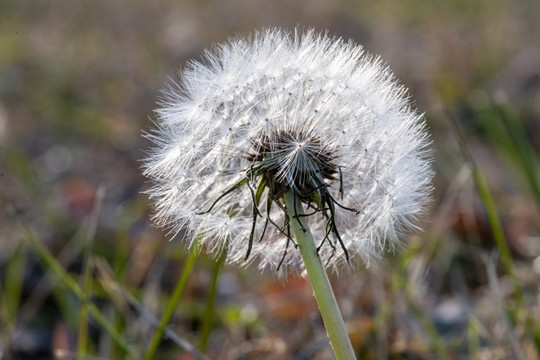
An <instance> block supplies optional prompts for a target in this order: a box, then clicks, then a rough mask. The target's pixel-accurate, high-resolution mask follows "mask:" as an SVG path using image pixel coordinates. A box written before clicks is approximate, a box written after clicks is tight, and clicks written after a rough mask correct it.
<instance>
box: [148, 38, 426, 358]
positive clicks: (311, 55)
mask: <svg viewBox="0 0 540 360" xmlns="http://www.w3.org/2000/svg"><path fill="white" fill-rule="evenodd" d="M156 114H157V129H156V130H155V131H154V132H152V133H151V134H149V135H148V137H149V138H150V139H151V140H152V141H153V142H154V144H155V147H154V148H153V149H152V151H151V153H150V155H149V157H148V158H147V159H146V162H145V174H146V176H148V177H149V178H151V179H152V180H153V181H154V183H155V185H154V186H153V187H152V188H151V189H150V190H149V194H150V196H151V198H152V199H153V200H154V201H155V207H156V215H155V219H156V220H157V222H158V223H159V224H160V225H161V226H163V227H166V228H168V229H169V230H170V234H171V236H175V235H177V234H178V233H179V232H181V231H182V232H184V234H183V237H184V238H185V239H186V241H187V242H188V245H189V246H194V245H195V243H197V245H198V246H202V247H203V248H205V249H206V250H207V251H208V252H209V253H212V254H216V255H219V254H221V253H222V252H223V251H224V250H226V253H227V259H226V261H227V262H228V263H234V264H238V265H242V266H245V265H248V264H250V263H256V264H257V265H258V266H259V267H260V268H261V269H263V268H271V269H273V270H276V271H278V272H279V273H280V274H281V275H283V274H286V273H287V272H291V271H292V272H304V271H307V274H308V276H309V277H310V280H311V281H312V283H313V279H312V274H311V273H310V269H309V268H308V267H309V266H310V265H308V264H307V262H306V258H305V256H304V254H303V253H302V251H303V250H302V248H303V245H302V244H301V242H303V241H304V239H303V238H304V237H306V236H307V237H310V235H312V238H313V240H311V242H312V243H313V241H315V242H316V243H315V244H314V245H313V246H314V247H313V253H314V254H313V255H314V258H315V262H318V263H319V264H320V265H319V267H320V269H323V267H324V269H326V270H333V271H339V269H341V268H354V267H355V266H356V265H358V264H365V263H369V262H370V261H371V260H372V259H374V258H378V257H379V256H380V255H381V254H382V253H383V251H384V250H386V249H392V248H395V247H399V246H400V239H401V238H402V236H403V235H404V233H405V232H406V231H407V230H408V229H409V228H416V227H417V225H416V224H417V220H418V218H419V217H420V215H421V214H422V212H423V208H424V205H425V203H426V201H427V199H428V194H429V192H430V190H431V185H430V183H431V176H432V172H431V169H430V160H429V153H428V151H427V145H428V139H427V135H426V133H425V130H424V123H423V118H422V115H421V114H419V113H417V112H416V111H415V110H414V109H413V108H412V107H411V105H410V103H409V101H408V97H407V91H406V89H405V88H404V87H403V86H401V85H399V84H398V83H397V80H396V79H395V78H394V76H393V75H392V73H391V72H390V70H389V69H388V68H387V67H386V66H385V65H384V64H383V63H382V62H381V60H380V59H379V58H377V57H374V56H371V55H368V54H366V53H365V52H364V50H363V49H362V47H360V46H358V45H356V44H355V43H353V42H345V41H343V40H341V39H336V38H332V37H330V36H328V35H325V34H319V33H316V32H314V31H312V30H308V31H305V32H301V31H299V30H296V31H294V33H293V34H289V33H286V32H283V31H281V30H278V29H270V30H265V31H261V32H258V33H255V34H254V35H253V36H251V37H250V38H247V39H242V38H236V39H232V40H230V41H229V42H228V43H226V44H223V45H218V46H217V47H216V48H215V49H213V50H212V51H208V52H206V53H205V54H204V57H203V61H202V62H191V63H189V65H188V67H187V68H186V69H185V70H184V71H183V73H182V82H181V84H177V85H174V86H171V87H170V88H169V89H167V90H166V91H165V98H164V100H163V102H162V103H161V107H160V108H159V109H158V110H157V111H156ZM304 212H305V213H304ZM312 257H313V256H312ZM324 269H323V270H322V272H323V273H324V277H325V276H326V273H325V272H324ZM326 281H327V280H326ZM327 290H328V291H330V293H331V289H330V288H328V289H327ZM314 291H315V295H316V297H317V290H316V289H315V288H314ZM332 297H333V295H332ZM317 300H318V301H319V299H318V298H317ZM334 301H335V300H334ZM319 305H320V304H319ZM321 311H322V309H321ZM323 318H324V314H323ZM325 324H326V320H325ZM329 333H330V331H329ZM331 338H332V337H331ZM332 343H333V342H332ZM333 344H334V343H333ZM334 348H335V346H334ZM336 354H337V353H336Z"/></svg>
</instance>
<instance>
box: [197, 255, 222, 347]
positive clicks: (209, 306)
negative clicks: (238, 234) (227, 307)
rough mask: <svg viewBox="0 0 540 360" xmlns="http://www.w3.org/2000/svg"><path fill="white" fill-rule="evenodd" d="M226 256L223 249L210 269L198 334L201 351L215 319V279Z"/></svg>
mask: <svg viewBox="0 0 540 360" xmlns="http://www.w3.org/2000/svg"><path fill="white" fill-rule="evenodd" d="M226 257H227V256H226V252H225V250H224V251H223V253H222V254H221V256H220V257H219V259H217V261H216V262H215V264H214V269H213V271H212V283H211V285H210V291H209V292H208V298H207V299H206V309H205V310H204V316H203V318H202V325H201V332H200V335H199V350H200V351H202V352H203V353H204V352H205V351H206V344H207V342H208V338H209V337H210V333H211V331H212V323H213V322H214V319H215V312H216V310H215V308H214V303H215V299H216V293H217V280H218V277H219V272H220V270H221V267H222V266H223V263H224V262H225V258H226Z"/></svg>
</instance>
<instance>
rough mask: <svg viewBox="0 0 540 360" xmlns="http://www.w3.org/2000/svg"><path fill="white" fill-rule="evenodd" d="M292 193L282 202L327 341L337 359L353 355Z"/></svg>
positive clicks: (353, 356)
mask: <svg viewBox="0 0 540 360" xmlns="http://www.w3.org/2000/svg"><path fill="white" fill-rule="evenodd" d="M294 197H295V195H294V194H293V193H292V191H289V192H288V193H286V194H285V195H284V200H285V205H286V207H287V212H288V214H289V217H290V218H291V224H292V227H293V231H294V235H295V238H296V242H297V243H298V248H299V249H300V254H301V255H302V259H303V260H304V265H305V267H306V272H307V274H308V277H309V281H310V283H311V287H312V288H313V294H314V295H315V300H317V305H318V306H319V311H320V312H321V316H322V319H323V322H324V326H325V327H326V333H327V334H328V338H329V339H330V344H332V348H333V350H334V354H335V355H336V359H337V360H342V359H346V360H351V359H356V357H355V355H354V350H353V347H352V345H351V341H350V339H349V335H348V334H347V330H346V329H345V323H344V322H343V318H342V317H341V313H340V311H339V307H338V304H337V302H336V297H335V296H334V292H333V291H332V286H331V285H330V281H329V280H328V276H327V275H326V271H325V270H324V267H323V265H322V263H321V260H320V259H319V255H318V254H317V249H316V248H315V243H314V242H313V236H312V235H311V231H310V230H309V227H308V224H307V222H306V221H304V222H303V223H300V219H302V217H299V216H296V217H294V215H303V214H304V209H303V208H302V206H301V205H300V204H301V202H300V200H299V199H296V201H295V198H294ZM295 207H296V208H295Z"/></svg>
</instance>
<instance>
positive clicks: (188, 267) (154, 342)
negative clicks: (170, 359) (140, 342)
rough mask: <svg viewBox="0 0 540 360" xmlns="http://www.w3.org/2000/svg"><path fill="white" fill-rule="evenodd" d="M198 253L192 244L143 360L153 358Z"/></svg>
mask: <svg viewBox="0 0 540 360" xmlns="http://www.w3.org/2000/svg"><path fill="white" fill-rule="evenodd" d="M198 254H199V252H198V247H197V246H196V245H194V246H193V247H192V248H191V253H190V254H189V257H188V259H187V261H186V264H185V265H184V270H183V271H182V276H181V277H180V280H179V281H178V283H177V284H176V288H175V289H174V293H173V294H172V296H171V298H170V300H169V303H168V304H167V308H166V309H165V312H164V313H163V316H162V317H161V321H160V323H159V327H158V328H157V329H156V332H155V333H154V337H153V338H152V341H151V342H150V346H149V347H148V350H146V354H145V356H144V359H145V360H150V359H154V355H155V354H156V350H157V348H158V345H159V343H160V342H161V338H162V337H163V333H164V332H165V328H166V327H167V324H169V321H171V318H172V317H173V315H174V311H175V310H176V306H177V305H178V301H180V297H181V296H182V293H183V292H184V289H185V287H186V284H187V281H188V279H189V276H190V275H191V270H193V267H194V266H195V262H196V261H197V257H198Z"/></svg>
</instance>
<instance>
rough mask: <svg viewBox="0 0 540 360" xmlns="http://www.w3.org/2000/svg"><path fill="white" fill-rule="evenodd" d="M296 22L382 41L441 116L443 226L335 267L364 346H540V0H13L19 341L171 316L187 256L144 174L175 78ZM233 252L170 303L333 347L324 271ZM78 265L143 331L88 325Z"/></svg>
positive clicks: (116, 317) (51, 339)
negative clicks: (158, 212) (160, 220)
mask: <svg viewBox="0 0 540 360" xmlns="http://www.w3.org/2000/svg"><path fill="white" fill-rule="evenodd" d="M297 25H298V26H301V27H313V28H315V29H319V30H325V29H328V31H329V33H331V34H335V35H337V36H341V37H344V38H345V39H352V40H354V41H356V42H358V43H361V44H363V45H364V46H365V48H366V49H367V50H368V51H369V52H371V53H374V54H378V55H380V56H381V57H382V59H384V61H386V62H387V63H388V65H389V66H390V67H391V68H392V69H393V70H394V72H395V73H396V75H397V77H398V78H399V79H400V80H401V81H402V83H403V84H404V85H406V86H407V87H408V88H409V89H410V95H411V98H412V99H413V100H414V102H415V104H416V106H417V107H418V109H420V111H422V112H425V114H426V119H427V122H428V124H429V128H430V132H431V133H432V140H433V144H432V147H433V149H434V151H435V152H434V153H435V163H434V167H435V170H436V172H437V176H436V179H435V188H436V190H435V192H434V196H433V201H432V205H431V209H430V211H429V215H428V216H426V219H425V223H424V224H423V228H424V231H423V232H422V233H417V234H412V235H411V238H410V240H409V241H408V246H407V247H406V248H405V249H404V251H403V252H401V253H398V254H389V256H388V258H387V259H386V260H385V262H384V263H382V264H372V265H371V266H370V267H369V268H367V269H361V270H359V271H356V272H354V273H344V274H340V275H339V276H333V277H332V282H333V285H334V288H335V291H336V297H337V298H338V301H339V303H340V306H341V308H342V312H343V316H344V318H345V321H346V324H347V327H348V330H349V333H350V336H351V339H352V342H353V345H354V347H355V349H356V350H357V353H358V357H359V358H365V359H445V358H446V359H469V358H471V359H538V358H539V356H538V353H539V349H540V296H539V295H540V292H539V290H540V289H539V288H540V286H539V284H540V281H539V280H540V257H539V256H540V241H539V239H540V237H539V236H540V232H539V229H540V219H539V209H540V183H539V182H538V153H539V151H540V2H538V1H535V0H516V1H503V0H489V1H488V0H478V1H465V0H449V1H444V2H443V1H420V0H393V1H391V0H380V1H377V2H368V1H323V0H310V1H308V0H303V1H284V0H277V1H267V0H256V1H248V0H224V1H211V0H205V1H188V0H185V1H171V0H157V1H136V2H135V1H128V0H116V1H105V0H94V1H60V0H42V1H24V0H2V2H0V358H5V359H50V358H56V359H70V358H75V354H77V352H79V354H81V353H85V355H84V356H83V355H80V356H79V358H88V359H96V358H97V359H121V358H134V357H137V356H142V355H143V354H144V353H145V351H146V349H147V347H148V345H149V342H150V339H151V338H152V336H153V334H154V327H153V326H152V325H151V323H150V321H149V318H150V317H153V318H154V319H156V318H157V319H160V318H161V315H162V313H163V311H164V310H165V308H166V306H167V303H168V301H169V299H170V297H171V294H172V293H173V289H174V288H175V286H176V283H177V282H178V280H179V279H180V277H181V275H182V274H183V272H184V270H183V269H184V266H185V264H186V259H188V253H187V251H186V249H185V248H184V247H183V244H182V243H181V241H176V240H175V241H169V239H168V238H167V236H166V234H165V233H164V232H162V231H161V230H159V229H156V228H154V227H153V225H152V224H151V221H150V215H151V212H152V209H151V205H150V202H149V200H148V198H147V196H146V195H144V194H143V193H141V192H142V191H144V190H145V189H147V188H148V187H149V184H148V183H147V182H146V180H145V179H144V178H143V177H142V175H141V170H140V166H141V159H142V158H144V157H145V149H147V148H148V147H149V143H148V141H147V140H145V139H144V138H143V137H142V134H143V131H145V130H149V129H150V128H152V120H153V119H154V118H155V117H154V115H153V109H154V108H155V107H156V102H157V101H158V100H159V96H160V95H159V94H160V89H161V88H163V86H164V85H165V84H166V83H168V82H170V81H171V79H172V80H178V71H179V69H181V68H182V67H183V66H184V65H185V63H186V61H187V60H188V59H191V58H194V59H199V58H200V56H201V53H202V51H203V50H204V49H206V48H209V47H211V46H212V45H213V44H215V43H219V42H223V41H225V40H226V39H227V38H228V37H230V36H234V35H236V34H248V33H251V32H252V31H253V30H256V29H260V28H262V27H269V26H279V27H285V28H288V29H294V27H295V26H297ZM452 119H453V120H452ZM456 123H457V124H459V126H460V128H461V129H462V132H463V134H464V139H465V142H466V143H467V144H468V145H465V144H464V143H460V142H458V141H457V140H456V139H457V138H456V136H455V134H456V130H455V127H454V125H453V124H456ZM467 149H469V150H470V155H471V157H472V161H471V159H470V158H469V157H468V156H467V154H466V152H467ZM464 152H465V154H464ZM483 180H485V182H483ZM479 189H480V190H481V191H479ZM489 194H491V197H492V199H493V203H490V201H489V199H490V198H489ZM486 209H487V210H486ZM494 209H496V211H497V214H498V216H495V217H493V216H491V217H490V214H493V213H492V212H491V211H493V210H494ZM496 218H498V219H500V224H501V226H502V230H501V229H500V228H498V227H497V226H496V224H497V223H496V222H494V219H496ZM39 244H43V245H44V248H40V247H39ZM48 252H50V254H52V255H53V256H54V258H49V259H48V260H47V257H46V254H47V253H48ZM53 264H55V265H54V266H53ZM188 264H189V263H188ZM55 266H56V267H55ZM62 269H63V270H62ZM216 269H219V268H218V267H217V266H216V263H215V260H214V259H211V258H208V257H206V256H205V255H201V256H200V257H199V258H198V260H197V262H196V264H195V266H194V268H193V271H192V272H191V275H190V276H189V279H188V281H187V284H186V287H185V289H184V291H183V293H182V296H181V298H180V301H179V302H178V308H177V310H176V312H175V315H174V316H173V318H172V321H171V324H170V329H171V330H172V331H174V332H175V333H176V334H177V335H178V336H179V337H181V338H182V339H183V340H185V341H187V342H189V343H191V344H192V345H193V346H195V347H198V348H199V349H201V350H202V351H203V352H204V353H205V354H207V356H208V357H210V358H212V359H328V358H332V353H331V349H330V347H329V345H328V342H327V339H326V335H325V332H324V328H323V326H322V322H321V320H320V317H319V314H318V311H317V309H316V306H315V302H314V299H313V298H312V295H311V290H310V287H309V284H308V282H307V281H306V279H303V278H299V277H291V278H290V279H286V280H285V281H280V280H279V279H277V278H276V276H275V275H274V274H273V273H271V272H269V273H260V272H259V271H258V270H257V269H256V268H248V269H237V268H231V267H224V268H221V270H220V271H219V273H218V276H216V273H217V272H216ZM62 271H65V272H66V273H67V274H68V277H69V279H71V280H73V281H74V282H75V284H76V286H79V288H83V291H84V293H85V294H87V296H89V297H90V298H91V301H92V304H94V305H95V308H97V309H98V310H99V314H101V315H102V316H103V317H104V319H105V320H106V321H108V322H109V323H110V324H112V325H111V326H112V327H113V328H114V329H116V332H117V334H120V336H121V338H122V339H124V340H125V342H126V343H127V347H128V349H126V347H125V346H124V347H123V346H121V345H120V344H119V341H117V339H115V338H114V336H113V335H111V331H108V330H104V327H103V323H102V322H99V321H96V316H94V315H92V316H90V318H89V321H88V325H87V326H81V319H82V318H84V316H85V315H84V313H83V312H82V310H81V309H83V310H84V307H83V306H81V304H82V303H83V302H81V300H80V298H81V296H79V295H80V294H79V295H77V294H76V292H74V290H73V287H70V286H69V285H68V282H69V280H66V278H62V277H61V276H60V275H59V274H61V273H62ZM66 273H64V274H66ZM184 273H185V272H184ZM84 274H86V276H85V275H84ZM88 274H90V275H88ZM212 284H215V296H213V295H212V291H211V290H212V289H213V288H214V286H213V285H212ZM128 293H129V294H131V295H132V296H133V297H134V299H128V298H129V296H128V295H127V294H128ZM208 299H214V300H212V301H209V300H208ZM143 309H144V311H143ZM145 312H146V316H144V315H143V313H145ZM83 324H84V323H83ZM81 339H82V340H81ZM81 341H84V343H85V346H84V351H81V346H80V344H81ZM120 342H121V341H120ZM180 345H181V342H179V341H178V339H176V340H175V339H171V337H166V338H164V340H163V341H162V342H161V343H160V346H159V348H158V349H157V353H156V355H155V358H157V359H193V358H195V355H193V354H192V353H193V351H185V350H183V349H182V347H181V346H180ZM129 349H131V355H130V351H129Z"/></svg>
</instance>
